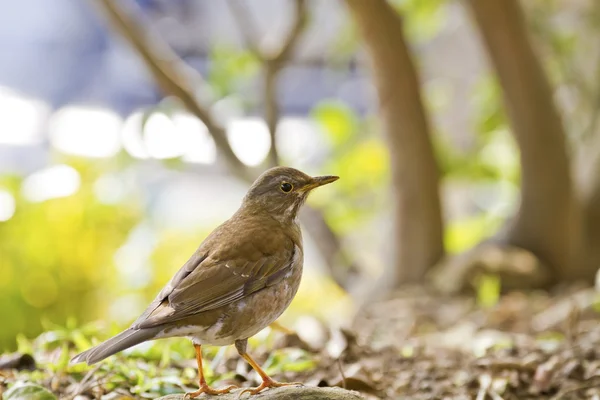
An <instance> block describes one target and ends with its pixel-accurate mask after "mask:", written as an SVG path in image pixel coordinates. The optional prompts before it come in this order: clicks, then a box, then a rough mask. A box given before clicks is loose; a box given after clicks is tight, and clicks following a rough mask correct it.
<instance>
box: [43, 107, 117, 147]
mask: <svg viewBox="0 0 600 400" xmlns="http://www.w3.org/2000/svg"><path fill="white" fill-rule="evenodd" d="M122 123H123V121H122V120H121V117H119V115H118V114H116V113H114V112H112V111H110V110H106V109H101V108H92V107H83V106H68V107H64V108H62V109H60V110H58V111H57V112H56V113H54V115H52V118H51V119H50V124H49V126H48V130H49V133H50V141H51V143H52V145H53V146H54V147H55V148H57V149H58V150H60V151H62V152H63V153H67V154H75V155H78V156H83V157H94V158H105V157H112V156H114V155H115V154H117V153H118V152H119V150H120V149H121V140H120V137H119V133H120V130H121V125H122Z"/></svg>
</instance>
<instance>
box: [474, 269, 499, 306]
mask: <svg viewBox="0 0 600 400" xmlns="http://www.w3.org/2000/svg"><path fill="white" fill-rule="evenodd" d="M501 284H502V282H501V280H500V277H499V276H498V275H495V274H481V275H479V276H478V277H477V279H476V282H475V287H476V288H477V304H478V305H479V306H480V307H482V308H489V307H492V306H494V305H496V304H497V303H498V300H499V299H500V290H501Z"/></svg>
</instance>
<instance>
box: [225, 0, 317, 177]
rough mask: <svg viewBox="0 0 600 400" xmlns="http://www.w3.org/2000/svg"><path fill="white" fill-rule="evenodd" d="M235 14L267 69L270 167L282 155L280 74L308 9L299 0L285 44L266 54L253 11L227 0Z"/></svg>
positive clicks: (251, 47)
mask: <svg viewBox="0 0 600 400" xmlns="http://www.w3.org/2000/svg"><path fill="white" fill-rule="evenodd" d="M227 4H228V6H229V9H230V10H231V13H232V14H233V17H234V18H235V19H236V20H237V23H238V26H239V27H240V30H241V31H242V36H244V41H245V43H246V46H247V47H248V49H249V50H250V51H251V52H252V53H253V54H254V55H255V57H256V58H258V60H259V61H260V62H261V63H262V65H263V68H264V80H263V92H264V99H263V100H264V107H265V122H266V124H267V128H268V129H269V135H270V137H271V148H270V149H269V154H268V157H267V163H268V164H269V166H275V165H279V164H280V163H279V154H278V153H277V145H276V144H277V126H278V125H279V120H280V118H281V110H280V108H279V102H278V101H277V78H278V77H279V73H280V72H281V70H282V69H283V67H284V66H285V64H286V63H287V62H288V61H289V60H290V57H291V55H292V52H293V51H294V48H295V46H296V44H297V43H298V40H299V39H300V37H301V35H302V32H303V31H304V29H305V28H306V23H307V21H308V11H307V7H306V1H305V0H295V15H294V23H293V25H292V28H291V29H290V32H289V33H288V35H287V36H286V38H285V39H284V41H283V44H282V45H281V47H280V48H279V50H278V51H276V52H275V53H274V54H273V55H267V54H264V53H263V52H262V51H261V50H260V46H259V45H258V43H257V29H256V25H255V24H254V21H252V19H251V17H250V13H249V12H248V10H247V9H245V8H244V5H243V4H242V2H240V1H239V0H228V2H227Z"/></svg>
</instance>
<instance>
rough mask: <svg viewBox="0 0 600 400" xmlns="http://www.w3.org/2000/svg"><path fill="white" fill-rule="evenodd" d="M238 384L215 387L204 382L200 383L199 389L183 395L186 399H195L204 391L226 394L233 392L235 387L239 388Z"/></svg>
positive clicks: (210, 393) (213, 393)
mask: <svg viewBox="0 0 600 400" xmlns="http://www.w3.org/2000/svg"><path fill="white" fill-rule="evenodd" d="M237 388H238V386H235V385H231V386H227V387H226V388H224V389H213V388H211V387H210V386H208V385H207V384H206V383H204V384H200V388H199V389H198V390H196V391H195V392H190V393H186V394H185V396H183V398H184V399H195V398H196V397H198V396H200V395H201V394H202V393H206V394H209V395H217V394H226V393H229V392H231V391H232V390H233V389H237Z"/></svg>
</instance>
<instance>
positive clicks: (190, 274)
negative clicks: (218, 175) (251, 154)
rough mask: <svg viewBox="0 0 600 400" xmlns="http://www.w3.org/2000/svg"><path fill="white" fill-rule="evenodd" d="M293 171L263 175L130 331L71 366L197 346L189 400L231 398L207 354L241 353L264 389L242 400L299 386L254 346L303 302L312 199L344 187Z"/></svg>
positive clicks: (254, 390)
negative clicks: (137, 348)
mask: <svg viewBox="0 0 600 400" xmlns="http://www.w3.org/2000/svg"><path fill="white" fill-rule="evenodd" d="M338 179H339V177H337V176H332V175H328V176H316V177H313V176H310V175H307V174H305V173H304V172H301V171H299V170H297V169H294V168H290V167H273V168H271V169H268V170H267V171H265V172H264V173H262V174H261V175H260V176H259V177H258V178H257V179H256V181H255V182H254V183H253V184H252V185H251V187H250V189H249V190H248V192H247V193H246V195H245V196H244V198H243V199H242V203H241V206H240V207H239V209H238V210H237V211H236V212H235V213H234V214H233V216H231V218H229V219H228V220H227V221H225V222H224V223H222V224H221V225H220V226H218V227H217V228H215V230H213V231H212V232H211V233H210V234H209V235H208V236H207V237H206V238H205V239H204V241H203V242H202V243H201V244H200V246H199V247H198V248H197V250H196V251H195V252H194V253H193V254H192V256H191V257H190V258H189V260H188V261H187V262H186V263H185V264H184V265H183V266H182V267H181V268H180V269H179V271H178V272H177V273H175V275H174V276H173V278H172V279H171V280H170V281H169V282H168V283H167V284H166V285H165V286H164V287H163V289H162V290H161V291H160V292H159V293H158V295H157V296H156V298H155V299H154V301H152V303H150V305H149V306H148V308H146V310H145V311H144V312H143V313H142V314H141V315H140V316H139V317H138V319H137V320H135V321H134V322H133V323H132V324H131V326H130V327H129V328H127V329H126V330H124V331H123V332H121V333H119V334H117V335H116V336H114V337H112V338H110V339H108V340H106V341H104V342H102V343H100V344H99V345H97V346H95V347H92V348H91V349H88V350H86V351H84V352H82V353H80V354H78V355H76V356H75V357H73V358H72V359H71V363H73V364H76V363H81V362H86V363H87V364H88V365H92V364H94V363H97V362H99V361H102V360H104V359H105V358H107V357H109V356H111V355H113V354H116V353H118V352H120V351H122V350H125V349H127V348H129V347H132V346H134V345H137V344H139V343H142V342H145V341H149V340H155V339H161V338H168V337H188V338H191V340H192V344H193V346H194V349H195V353H196V362H197V364H198V385H199V389H198V390H197V391H195V392H190V393H186V395H185V396H186V398H196V397H198V396H199V395H200V394H202V393H206V394H208V395H218V394H224V393H229V392H230V391H232V390H233V389H236V388H237V386H228V387H226V388H223V389H214V388H212V387H210V386H209V385H208V384H207V382H206V380H205V378H204V373H203V369H202V346H203V345H212V346H228V345H231V344H234V345H235V348H236V349H237V351H238V353H239V355H240V356H241V357H242V358H244V359H245V360H246V361H247V362H248V364H250V366H251V367H252V368H253V369H254V370H255V371H256V372H257V373H258V374H259V375H260V377H261V378H262V383H261V384H260V385H259V386H258V387H256V388H250V389H245V390H244V391H242V392H241V393H240V396H241V395H242V394H243V393H244V392H249V393H250V394H251V395H254V394H257V393H259V392H261V391H262V390H264V389H267V388H273V387H280V386H288V385H297V384H298V383H282V382H277V381H275V380H273V379H272V378H271V377H270V376H269V375H267V373H266V372H265V371H264V370H263V369H262V368H261V367H260V366H259V365H258V364H257V363H256V362H255V361H254V360H253V359H252V357H250V355H248V352H247V344H248V338H250V337H252V336H254V335H255V334H257V333H258V332H260V331H261V330H262V329H264V328H265V327H267V326H268V325H270V324H271V323H273V322H274V321H275V320H276V319H277V318H278V317H279V316H280V315H281V314H282V313H283V312H284V311H285V310H286V309H287V308H288V306H289V305H290V303H291V302H292V299H293V298H294V297H295V295H296V292H297V291H298V287H299V285H300V280H301V276H302V269H303V263H304V262H303V257H304V251H303V245H302V232H301V230H300V226H299V223H298V211H299V210H300V208H301V207H302V205H303V204H304V203H305V201H306V199H307V197H308V195H309V193H310V192H311V191H312V190H314V189H316V188H318V187H320V186H323V185H326V184H329V183H332V182H334V181H336V180H338Z"/></svg>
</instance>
